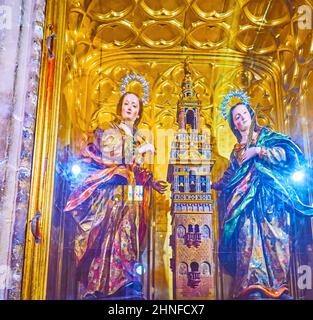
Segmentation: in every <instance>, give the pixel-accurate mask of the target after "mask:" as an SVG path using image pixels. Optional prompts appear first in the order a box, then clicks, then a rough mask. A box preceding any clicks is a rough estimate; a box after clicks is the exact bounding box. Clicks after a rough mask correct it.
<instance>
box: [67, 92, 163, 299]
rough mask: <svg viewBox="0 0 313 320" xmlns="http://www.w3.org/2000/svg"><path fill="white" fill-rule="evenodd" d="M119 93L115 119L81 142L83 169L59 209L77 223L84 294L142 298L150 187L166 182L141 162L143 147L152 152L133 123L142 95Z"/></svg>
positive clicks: (138, 117) (139, 114)
mask: <svg viewBox="0 0 313 320" xmlns="http://www.w3.org/2000/svg"><path fill="white" fill-rule="evenodd" d="M122 93H123V95H122V97H121V98H120V101H119V103H118V106H117V115H116V119H115V120H114V121H112V122H110V123H105V124H102V125H101V129H100V128H97V129H96V130H95V131H94V139H93V141H92V142H91V143H89V144H86V145H85V146H84V147H83V148H82V150H81V160H82V161H83V163H84V168H85V169H84V170H85V171H87V175H86V178H85V179H84V181H81V183H80V185H79V186H78V187H77V188H76V189H75V190H74V191H73V192H72V194H71V195H70V197H69V199H68V201H67V204H66V206H65V209H64V211H66V212H69V213H70V214H71V215H72V217H73V218H74V220H75V222H76V225H77V233H76V236H75V248H74V250H75V257H76V266H77V276H78V280H79V281H80V283H81V284H82V287H83V290H82V296H83V298H84V299H106V298H110V297H117V296H119V297H121V296H123V297H126V298H127V297H129V296H135V299H137V298H138V299H140V298H141V296H142V283H141V280H140V279H141V271H142V269H140V268H142V265H141V258H140V254H141V253H142V250H143V247H144V242H145V241H144V239H145V231H146V226H147V218H148V217H147V215H148V206H149V197H150V191H151V188H153V189H154V190H156V191H158V192H160V193H164V192H165V191H166V183H165V182H163V181H153V176H152V173H151V172H149V171H148V170H147V169H145V168H143V158H144V155H145V153H146V152H152V153H153V152H154V148H153V145H151V144H149V143H147V142H146V140H145V138H144V137H143V136H142V134H141V133H140V131H139V130H138V128H137V126H138V124H139V122H140V120H141V117H142V114H143V101H142V99H141V98H140V97H139V96H138V95H136V94H134V93H131V92H122ZM136 296H137V298H136Z"/></svg>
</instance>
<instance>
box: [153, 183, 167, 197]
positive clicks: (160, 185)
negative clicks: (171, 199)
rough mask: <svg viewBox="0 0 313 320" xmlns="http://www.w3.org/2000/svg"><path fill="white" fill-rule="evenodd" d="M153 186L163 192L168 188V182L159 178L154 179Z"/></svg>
mask: <svg viewBox="0 0 313 320" xmlns="http://www.w3.org/2000/svg"><path fill="white" fill-rule="evenodd" d="M152 188H153V189H154V190H155V191H157V192H159V193H161V194H163V193H165V192H166V189H167V182H166V181H162V180H157V181H152Z"/></svg>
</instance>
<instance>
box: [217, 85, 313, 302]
mask: <svg viewBox="0 0 313 320" xmlns="http://www.w3.org/2000/svg"><path fill="white" fill-rule="evenodd" d="M234 98H236V99H239V102H238V101H237V103H236V104H231V101H232V100H233V99H234ZM233 101H234V100H233ZM227 107H228V108H229V107H230V109H229V111H227V109H228V108H227ZM221 109H222V115H223V117H224V118H225V119H228V122H229V125H230V128H231V130H232V132H233V133H234V135H235V136H236V138H237V141H238V143H237V144H236V145H235V147H234V149H233V151H232V153H231V156H230V163H229V166H228V168H227V170H226V171H225V173H224V175H223V177H222V178H221V179H220V180H219V181H218V182H217V183H212V188H213V189H215V190H218V191H221V193H220V194H219V196H220V197H223V199H224V200H225V203H224V205H223V208H222V209H221V210H222V212H220V210H219V214H221V215H222V226H221V230H222V234H221V238H220V248H219V258H220V263H221V265H222V266H223V267H224V269H225V270H226V271H227V272H228V273H230V274H231V275H232V276H233V280H234V286H233V288H234V290H233V297H234V298H239V299H246V298H248V299H259V298H261V299H262V298H263V299H266V298H272V299H291V298H292V297H291V296H290V295H288V280H287V276H288V271H289V265H290V253H291V244H290V243H291V242H290V240H291V234H292V232H291V231H292V225H291V222H292V221H293V217H294V216H300V217H304V216H312V215H313V208H312V207H310V206H307V205H305V204H303V203H302V202H301V200H300V199H299V196H298V194H297V192H296V189H295V188H294V186H293V184H292V182H291V179H290V178H291V177H292V174H293V173H294V172H296V171H297V170H299V169H300V168H301V167H302V166H303V164H304V157H303V153H302V152H301V150H300V148H299V147H298V146H297V145H296V144H295V143H294V142H293V141H292V140H291V139H290V138H289V137H288V136H286V135H284V134H280V133H277V132H273V131H271V130H270V129H269V128H267V127H260V126H259V125H258V124H257V122H256V117H255V112H254V110H253V109H252V108H251V106H250V103H249V98H248V96H247V94H246V93H245V92H244V91H242V90H238V91H237V90H234V91H232V92H230V93H229V94H228V95H227V96H225V97H224V100H223V102H222V107H221Z"/></svg>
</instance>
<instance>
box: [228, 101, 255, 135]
mask: <svg viewBox="0 0 313 320" xmlns="http://www.w3.org/2000/svg"><path fill="white" fill-rule="evenodd" d="M232 117H233V122H234V125H235V127H236V128H237V129H238V130H239V131H240V132H244V131H247V130H249V129H250V126H251V115H250V112H249V110H248V109H247V107H246V106H245V105H243V104H239V105H238V106H236V107H235V108H234V109H233V111H232Z"/></svg>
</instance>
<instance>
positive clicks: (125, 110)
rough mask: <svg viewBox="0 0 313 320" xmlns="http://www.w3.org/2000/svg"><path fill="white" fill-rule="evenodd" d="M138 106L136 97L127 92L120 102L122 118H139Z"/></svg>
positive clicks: (133, 119)
mask: <svg viewBox="0 0 313 320" xmlns="http://www.w3.org/2000/svg"><path fill="white" fill-rule="evenodd" d="M139 108H140V105H139V99H138V97H137V96H136V95H134V94H132V93H130V94H127V95H126V96H125V97H124V100H123V103H122V118H123V120H127V121H131V122H135V121H136V119H138V118H139Z"/></svg>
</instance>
